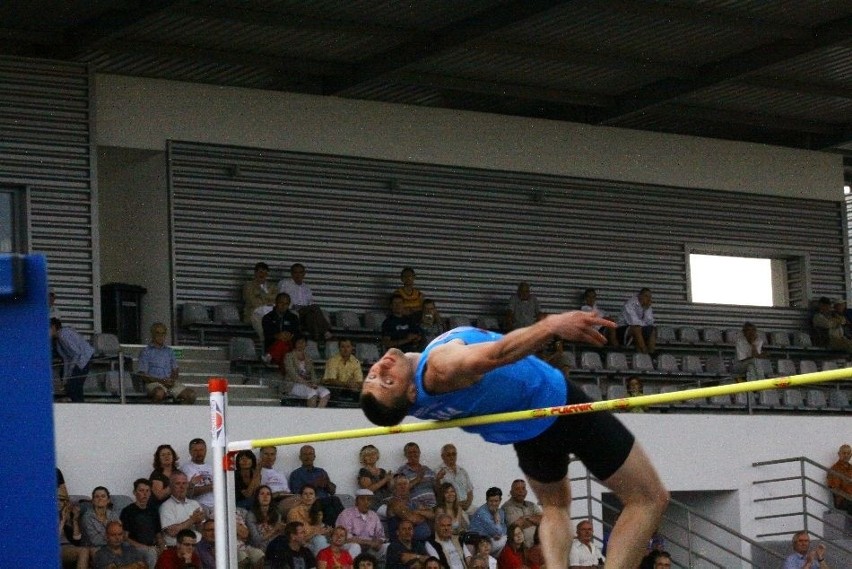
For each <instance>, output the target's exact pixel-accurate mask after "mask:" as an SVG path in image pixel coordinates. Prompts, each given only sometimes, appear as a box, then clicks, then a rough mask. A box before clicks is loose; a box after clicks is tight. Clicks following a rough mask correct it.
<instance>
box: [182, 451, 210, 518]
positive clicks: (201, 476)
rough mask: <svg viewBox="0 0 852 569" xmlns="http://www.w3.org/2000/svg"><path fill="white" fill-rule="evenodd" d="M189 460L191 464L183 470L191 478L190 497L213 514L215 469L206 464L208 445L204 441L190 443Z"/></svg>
mask: <svg viewBox="0 0 852 569" xmlns="http://www.w3.org/2000/svg"><path fill="white" fill-rule="evenodd" d="M189 458H190V461H189V463H187V464H184V466H183V468H182V469H181V470H183V473H184V474H186V476H187V478H189V496H190V498H192V499H194V500H196V501H197V502H198V503H199V504H201V505H202V506H204V507H205V508H206V509H207V511H208V512H212V511H213V510H214V508H215V507H216V504H215V501H214V499H213V467H212V466H211V465H209V464H206V463H205V460H206V459H207V443H205V442H204V439H199V438H195V439H192V440H191V441H189Z"/></svg>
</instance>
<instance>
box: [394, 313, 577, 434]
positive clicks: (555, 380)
mask: <svg viewBox="0 0 852 569" xmlns="http://www.w3.org/2000/svg"><path fill="white" fill-rule="evenodd" d="M501 337H502V335H501V334H497V333H496V332H489V331H487V330H480V329H478V328H472V327H469V326H464V327H461V328H455V329H453V330H450V331H449V332H445V333H444V334H442V335H440V336H438V337H437V338H435V339H434V340H432V342H431V343H430V344H429V345H428V346H426V349H425V350H423V354H422V355H421V357H420V362H419V363H418V364H417V369H416V371H415V373H414V383H415V385H416V387H417V398H416V399H415V401H414V404H413V405H412V406H411V407H410V408H409V413H410V414H411V415H414V416H415V417H419V418H421V419H437V420H446V419H456V418H459V417H470V416H473V415H490V414H492V413H504V412H507V411H523V410H526V409H539V408H542V407H553V406H556V405H564V404H565V403H566V401H567V395H568V385H567V382H566V381H565V377H564V376H563V375H562V372H560V371H559V370H557V369H556V368H554V367H551V366H550V365H548V364H546V363H545V362H543V361H542V360H540V359H538V358H536V357H534V356H527V357H525V358H523V359H521V360H518V361H517V362H515V363H512V364H508V365H505V366H501V367H499V368H497V369H495V370H492V371H489V372H488V373H486V374H485V375H483V376H482V379H481V380H480V381H478V382H477V383H475V384H473V385H471V386H470V387H466V388H464V389H460V390H458V391H451V392H449V393H439V394H436V395H431V394H429V393H427V392H426V390H425V389H424V388H423V375H424V372H425V370H426V367H427V364H428V362H429V353H430V352H431V351H432V349H433V348H434V347H435V346H439V345H441V344H446V343H447V342H450V341H452V340H455V339H460V340H461V341H462V342H464V343H465V344H478V343H480V342H492V341H494V340H498V339H500V338H501ZM555 420H556V419H555V418H553V417H548V418H544V419H532V420H528V421H513V422H509V423H495V424H492V425H479V426H473V427H462V428H463V429H464V430H465V431H469V432H471V433H477V434H478V435H480V436H481V437H482V438H483V439H485V440H486V441H489V442H492V443H498V444H511V443H516V442H519V441H523V440H527V439H531V438H533V437H536V436H538V435H540V434H541V433H543V432H544V431H545V430H546V429H547V428H548V427H550V425H552V424H553V422H554V421H555Z"/></svg>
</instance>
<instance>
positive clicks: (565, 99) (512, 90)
mask: <svg viewBox="0 0 852 569" xmlns="http://www.w3.org/2000/svg"><path fill="white" fill-rule="evenodd" d="M386 80H387V81H392V82H398V83H406V84H410V85H420V86H424V87H432V88H435V89H451V90H455V91H465V92H470V93H479V94H481V95H497V96H503V97H514V98H516V99H526V100H529V101H539V102H542V103H545V102H546V103H558V104H565V105H580V106H585V107H608V106H610V105H611V104H612V103H614V102H615V100H614V98H613V97H607V96H604V95H596V94H594V93H584V92H580V91H567V90H563V89H553V88H547V87H533V86H530V85H515V84H510V83H504V82H502V81H485V80H481V79H467V78H463V77H449V76H446V75H438V74H433V73H419V72H404V71H400V72H398V73H394V74H393V75H390V76H388V77H387V78H386Z"/></svg>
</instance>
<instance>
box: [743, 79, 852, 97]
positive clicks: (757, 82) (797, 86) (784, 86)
mask: <svg viewBox="0 0 852 569" xmlns="http://www.w3.org/2000/svg"><path fill="white" fill-rule="evenodd" d="M737 83H738V84H742V85H752V86H754V87H762V88H765V89H775V90H778V91H790V92H794V93H803V94H806V95H817V96H819V97H834V98H837V99H852V87H847V86H845V85H829V84H826V83H819V82H816V81H797V80H795V79H786V78H779V77H765V76H759V75H752V76H749V77H742V78H740V79H737Z"/></svg>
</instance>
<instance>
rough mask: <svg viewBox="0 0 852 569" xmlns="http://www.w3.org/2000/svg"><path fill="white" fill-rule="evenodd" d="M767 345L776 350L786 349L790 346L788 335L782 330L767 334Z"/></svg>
mask: <svg viewBox="0 0 852 569" xmlns="http://www.w3.org/2000/svg"><path fill="white" fill-rule="evenodd" d="M769 343H770V344H771V345H773V346H775V347H776V348H786V347H788V346H789V345H790V334H789V333H788V332H784V331H782V330H776V331H775V332H771V333H770V334H769Z"/></svg>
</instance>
